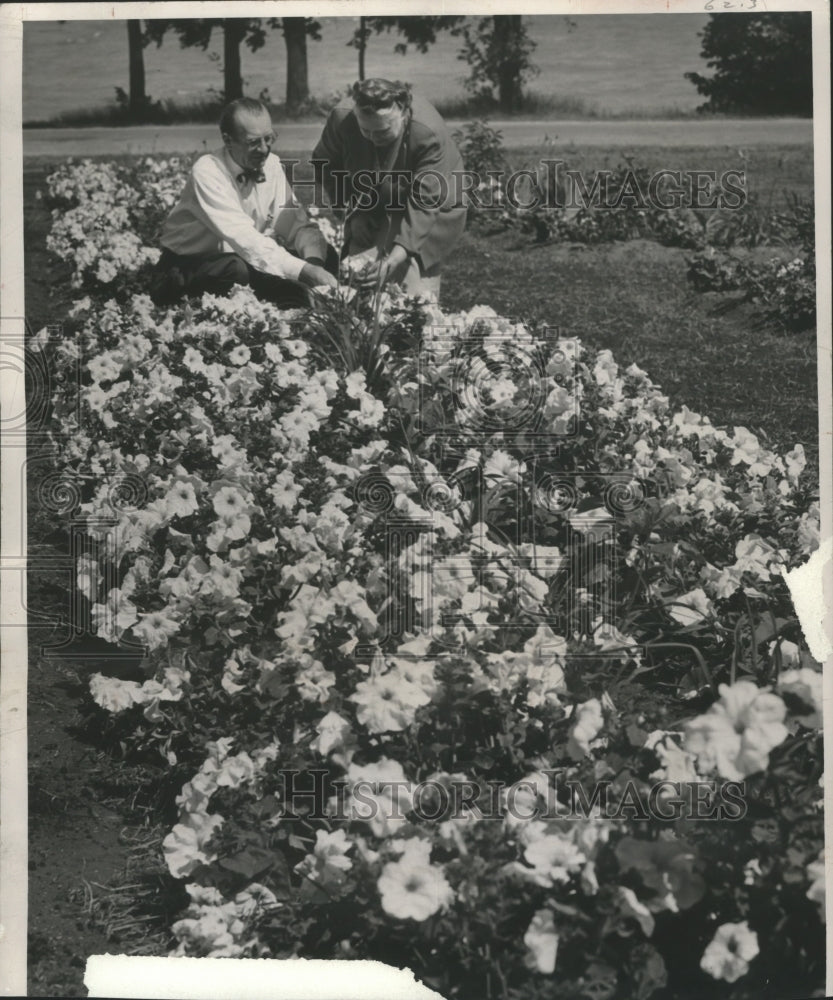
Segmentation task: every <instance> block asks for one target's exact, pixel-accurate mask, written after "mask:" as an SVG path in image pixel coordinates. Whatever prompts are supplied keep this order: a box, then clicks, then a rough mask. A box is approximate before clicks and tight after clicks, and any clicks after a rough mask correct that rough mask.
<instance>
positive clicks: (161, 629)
mask: <svg viewBox="0 0 833 1000" xmlns="http://www.w3.org/2000/svg"><path fill="white" fill-rule="evenodd" d="M140 618H141V621H140V622H139V624H138V625H134V626H133V632H134V634H135V635H136V636H137V637H138V638H139V639H141V640H142V641H143V642H144V643H146V644H147V646H148V648H149V649H150V650H154V649H160V648H163V647H165V646H167V645H168V639H170V637H171V636H172V635H175V634H176V633H177V632H178V631H179V630H180V628H181V623H180V622H179V621H177V619H176V618H173V617H171V615H170V614H167V613H166V612H164V611H151V612H148V613H146V614H142V615H140Z"/></svg>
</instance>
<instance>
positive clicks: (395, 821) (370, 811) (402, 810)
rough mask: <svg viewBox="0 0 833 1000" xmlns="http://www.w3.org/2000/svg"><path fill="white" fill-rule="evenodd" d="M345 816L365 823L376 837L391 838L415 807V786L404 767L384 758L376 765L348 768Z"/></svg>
mask: <svg viewBox="0 0 833 1000" xmlns="http://www.w3.org/2000/svg"><path fill="white" fill-rule="evenodd" d="M347 781H348V788H349V796H348V798H347V800H346V815H347V816H349V817H350V818H351V819H356V820H363V821H364V822H366V823H368V824H369V825H370V828H371V830H372V831H373V833H374V834H375V835H376V836H377V837H388V836H390V835H391V834H392V833H394V832H395V831H396V828H397V827H399V826H401V825H402V824H403V823H405V822H406V816H407V814H408V812H410V810H411V809H412V807H413V785H412V783H411V782H409V781H408V779H407V778H406V777H405V772H404V771H403V770H402V765H401V764H400V763H399V762H398V761H395V760H388V759H387V758H385V757H382V758H381V759H380V760H378V761H377V762H376V763H375V764H351V765H350V766H349V767H348V768H347Z"/></svg>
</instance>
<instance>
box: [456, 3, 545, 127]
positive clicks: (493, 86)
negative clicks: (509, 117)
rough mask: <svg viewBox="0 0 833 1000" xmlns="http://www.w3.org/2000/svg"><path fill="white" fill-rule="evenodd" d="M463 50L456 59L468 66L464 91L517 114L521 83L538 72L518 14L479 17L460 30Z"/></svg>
mask: <svg viewBox="0 0 833 1000" xmlns="http://www.w3.org/2000/svg"><path fill="white" fill-rule="evenodd" d="M461 34H462V36H463V47H462V48H461V49H460V52H459V56H458V58H460V59H464V60H465V61H466V62H467V63H468V64H469V67H470V75H469V78H468V79H467V80H466V83H465V85H466V89H467V90H469V91H470V92H471V93H473V94H475V95H476V96H477V97H480V98H485V99H486V100H488V101H495V100H497V104H498V105H499V107H500V110H501V111H506V112H511V111H518V110H520V108H521V107H522V105H523V87H524V84H525V83H526V82H527V81H528V80H529V79H530V78H531V77H532V76H534V75H535V74H536V73H537V72H538V68H537V66H535V64H534V63H533V62H532V53H533V51H534V50H535V47H536V43H535V42H534V41H533V40H532V38H530V36H529V31H528V30H527V26H526V24H525V23H524V19H523V17H522V16H521V15H520V14H503V15H499V16H495V17H482V18H480V20H479V21H478V22H477V24H476V25H472V24H466V25H465V26H464V27H463V28H462V31H461Z"/></svg>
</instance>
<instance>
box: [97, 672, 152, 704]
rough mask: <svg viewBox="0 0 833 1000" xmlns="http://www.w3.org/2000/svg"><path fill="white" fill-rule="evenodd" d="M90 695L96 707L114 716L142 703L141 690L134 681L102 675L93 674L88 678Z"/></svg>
mask: <svg viewBox="0 0 833 1000" xmlns="http://www.w3.org/2000/svg"><path fill="white" fill-rule="evenodd" d="M90 694H91V695H92V696H93V700H94V701H95V703H96V704H97V705H100V706H101V707H102V708H105V709H107V711H108V712H113V713H114V714H115V713H118V712H123V711H124V710H125V709H126V708H131V707H132V706H133V705H139V704H141V703H142V688H141V685H139V684H137V683H136V681H123V680H119V678H118V677H105V676H104V675H103V674H93V675H92V677H91V678H90Z"/></svg>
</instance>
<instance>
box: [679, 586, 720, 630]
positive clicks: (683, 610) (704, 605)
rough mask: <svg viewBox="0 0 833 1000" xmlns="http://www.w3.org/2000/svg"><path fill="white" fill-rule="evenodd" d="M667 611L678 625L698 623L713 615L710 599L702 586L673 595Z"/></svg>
mask: <svg viewBox="0 0 833 1000" xmlns="http://www.w3.org/2000/svg"><path fill="white" fill-rule="evenodd" d="M668 613H669V614H670V615H671V617H672V618H673V619H674V621H676V622H679V623H680V625H698V624H699V623H700V622H702V621H705V620H706V619H707V618H710V617H712V616H713V615H714V608H713V607H712V603H711V601H710V600H709V599H708V597H706V592H705V591H704V590H703V589H702V587H698V588H697V589H696V590H690V591H689V592H688V593H687V594H681V595H680V596H679V597H675V598H674V601H673V603H672V604H670V605H669V607H668Z"/></svg>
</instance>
